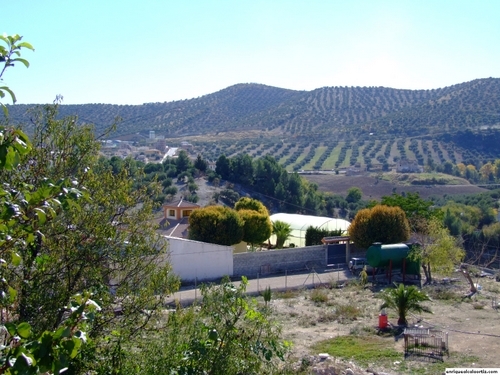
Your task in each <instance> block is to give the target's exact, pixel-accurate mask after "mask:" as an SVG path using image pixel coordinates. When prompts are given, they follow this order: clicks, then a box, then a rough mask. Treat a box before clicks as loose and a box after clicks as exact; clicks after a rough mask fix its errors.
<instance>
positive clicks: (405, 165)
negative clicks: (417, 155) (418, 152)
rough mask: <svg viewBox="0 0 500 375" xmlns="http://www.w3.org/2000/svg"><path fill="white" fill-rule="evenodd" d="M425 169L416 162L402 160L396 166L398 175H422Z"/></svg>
mask: <svg viewBox="0 0 500 375" xmlns="http://www.w3.org/2000/svg"><path fill="white" fill-rule="evenodd" d="M423 171H424V167H422V166H421V165H419V164H418V163H417V161H416V160H408V159H401V160H399V161H398V162H397V164H396V172H398V173H422V172H423Z"/></svg>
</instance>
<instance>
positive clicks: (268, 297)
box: [262, 285, 272, 307]
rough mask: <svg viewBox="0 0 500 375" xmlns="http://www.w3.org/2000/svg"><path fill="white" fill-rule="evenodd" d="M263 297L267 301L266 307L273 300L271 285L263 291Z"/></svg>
mask: <svg viewBox="0 0 500 375" xmlns="http://www.w3.org/2000/svg"><path fill="white" fill-rule="evenodd" d="M262 297H264V302H265V303H266V307H267V305H268V304H269V302H271V297H272V291H271V287H270V286H269V285H268V286H267V287H266V289H264V291H263V292H262Z"/></svg>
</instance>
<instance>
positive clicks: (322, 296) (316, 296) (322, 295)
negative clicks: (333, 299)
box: [310, 288, 328, 303]
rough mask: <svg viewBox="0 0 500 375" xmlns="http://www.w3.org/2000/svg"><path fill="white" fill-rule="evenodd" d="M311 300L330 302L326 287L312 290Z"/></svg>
mask: <svg viewBox="0 0 500 375" xmlns="http://www.w3.org/2000/svg"><path fill="white" fill-rule="evenodd" d="M310 298H311V301H313V302H314V303H325V302H328V293H327V291H326V290H325V289H321V288H317V289H314V290H313V291H312V292H311V297H310Z"/></svg>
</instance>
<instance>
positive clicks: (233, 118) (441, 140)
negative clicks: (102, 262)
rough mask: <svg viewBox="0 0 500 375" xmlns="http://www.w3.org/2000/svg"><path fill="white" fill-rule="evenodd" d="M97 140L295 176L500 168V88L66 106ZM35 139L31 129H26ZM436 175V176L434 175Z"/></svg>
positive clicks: (253, 90) (237, 90)
mask: <svg viewBox="0 0 500 375" xmlns="http://www.w3.org/2000/svg"><path fill="white" fill-rule="evenodd" d="M32 107H33V106H30V105H14V106H10V108H9V110H10V122H11V123H13V124H16V123H20V124H29V123H30V121H29V118H30V116H33V115H32V114H30V111H29V110H30V108H32ZM59 109H60V116H66V115H70V114H71V115H73V114H77V115H78V119H79V121H80V122H81V123H82V124H83V123H92V124H94V125H95V131H96V133H97V134H102V133H103V132H104V130H105V129H106V128H109V126H110V125H111V124H113V123H115V121H117V126H116V130H115V131H114V132H113V133H112V134H110V135H109V137H111V138H119V139H122V140H132V141H136V142H140V141H141V140H144V139H145V138H147V137H148V136H149V131H151V130H153V131H155V134H156V135H157V136H163V137H165V138H166V139H167V144H169V145H175V144H176V143H179V142H180V141H181V140H187V141H190V142H192V143H193V145H195V147H196V149H197V152H199V153H202V154H203V155H204V157H205V158H207V159H209V160H215V159H216V158H217V157H218V156H220V155H221V154H226V155H228V156H230V155H236V154H238V153H243V152H244V153H248V154H250V155H251V156H253V157H262V156H265V155H272V156H274V157H275V158H276V159H277V160H279V161H280V163H282V164H283V165H284V166H285V167H287V168H288V169H289V170H300V169H305V170H308V169H309V170H332V169H338V168H345V167H348V166H351V165H356V164H358V165H361V166H362V167H363V168H364V167H367V168H368V169H370V168H371V167H373V166H379V167H380V168H383V167H384V166H385V168H386V169H387V168H390V167H391V166H394V163H396V162H397V161H398V160H401V159H411V160H416V161H417V162H418V164H420V165H422V166H425V165H429V166H431V167H433V166H434V165H442V164H444V163H446V162H450V163H452V164H453V165H457V164H460V163H463V164H465V165H468V164H470V165H475V167H476V168H477V169H478V170H479V168H481V166H482V165H484V164H485V163H487V162H488V161H493V160H495V159H498V158H500V79H499V78H486V79H477V80H474V81H470V82H465V83H460V84H456V85H453V86H449V87H444V88H439V89H432V90H400V89H392V88H386V87H323V88H319V89H316V90H312V91H295V90H287V89H282V88H277V87H270V86H265V85H260V84H253V83H250V84H237V85H234V86H231V87H228V88H226V89H223V90H221V91H218V92H215V93H213V94H209V95H205V96H202V97H199V98H194V99H189V100H180V101H174V102H168V103H145V104H143V105H111V104H82V105H64V104H62V105H60V108H59ZM27 130H28V131H29V129H27ZM431 169H432V168H431Z"/></svg>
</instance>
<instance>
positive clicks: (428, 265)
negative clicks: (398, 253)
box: [412, 218, 465, 284]
mask: <svg viewBox="0 0 500 375" xmlns="http://www.w3.org/2000/svg"><path fill="white" fill-rule="evenodd" d="M417 242H418V246H416V247H415V248H414V251H413V253H412V257H413V258H416V259H418V260H420V261H421V262H422V268H423V270H424V274H425V278H426V284H428V283H430V282H432V275H433V272H437V273H439V274H441V275H450V274H451V273H452V272H453V270H454V269H455V267H457V266H459V265H460V262H461V261H462V260H463V258H464V256H465V252H464V250H463V248H462V246H461V243H460V240H459V239H458V238H457V237H454V236H452V235H450V233H449V231H448V229H447V228H446V227H444V225H443V222H442V221H441V220H439V219H437V218H434V219H431V220H429V221H428V222H427V225H426V228H425V230H424V231H422V232H421V233H419V234H417Z"/></svg>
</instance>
